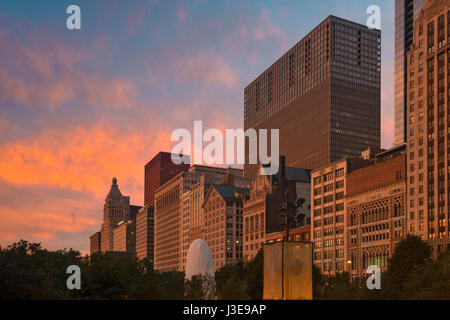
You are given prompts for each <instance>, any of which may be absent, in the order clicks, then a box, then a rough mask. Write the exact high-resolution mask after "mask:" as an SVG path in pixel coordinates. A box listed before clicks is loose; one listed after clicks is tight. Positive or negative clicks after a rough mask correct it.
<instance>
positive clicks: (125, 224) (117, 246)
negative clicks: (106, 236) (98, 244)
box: [113, 220, 136, 253]
mask: <svg viewBox="0 0 450 320" xmlns="http://www.w3.org/2000/svg"><path fill="white" fill-rule="evenodd" d="M113 233H114V245H113V251H122V252H130V253H135V252H136V223H135V221H133V220H128V221H121V222H119V224H118V225H117V227H116V228H115V229H114V231H113Z"/></svg>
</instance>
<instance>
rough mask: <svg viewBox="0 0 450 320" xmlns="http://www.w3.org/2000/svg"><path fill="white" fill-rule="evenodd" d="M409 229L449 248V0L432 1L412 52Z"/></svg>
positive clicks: (440, 248) (422, 14) (424, 11)
mask: <svg viewBox="0 0 450 320" xmlns="http://www.w3.org/2000/svg"><path fill="white" fill-rule="evenodd" d="M407 73H408V80H407V81H408V83H407V105H408V108H407V145H408V146H407V148H408V152H407V165H408V167H407V169H408V191H407V193H408V227H407V230H408V232H409V233H411V234H416V235H418V236H420V237H421V238H422V239H423V240H426V241H427V242H428V243H429V244H430V245H431V247H432V248H433V250H434V253H435V254H438V253H439V252H442V251H444V250H445V249H446V248H448V247H450V237H449V232H450V229H449V228H450V215H449V208H450V198H449V194H450V193H449V189H448V184H449V180H450V170H449V168H450V148H449V144H450V134H449V132H450V117H449V114H450V112H449V110H450V109H449V108H450V107H449V102H450V88H449V85H448V84H449V83H450V2H449V1H443V0H430V1H427V3H426V4H425V6H424V7H423V9H422V10H421V12H420V14H419V16H418V18H417V19H416V22H415V26H414V42H413V44H412V45H411V47H410V50H409V52H408V53H407Z"/></svg>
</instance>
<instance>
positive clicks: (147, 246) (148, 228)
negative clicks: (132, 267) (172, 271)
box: [136, 207, 154, 261]
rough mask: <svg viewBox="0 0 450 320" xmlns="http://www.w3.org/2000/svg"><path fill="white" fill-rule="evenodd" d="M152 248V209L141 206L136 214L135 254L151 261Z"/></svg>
mask: <svg viewBox="0 0 450 320" xmlns="http://www.w3.org/2000/svg"><path fill="white" fill-rule="evenodd" d="M153 250H154V210H153V207H143V208H141V209H140V210H139V212H138V214H137V216H136V255H137V257H138V258H139V259H144V258H147V259H149V260H150V261H153Z"/></svg>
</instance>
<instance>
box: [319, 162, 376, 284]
mask: <svg viewBox="0 0 450 320" xmlns="http://www.w3.org/2000/svg"><path fill="white" fill-rule="evenodd" d="M369 164H370V161H369V160H366V159H362V158H349V159H342V160H340V161H336V162H334V163H332V164H330V165H327V166H324V167H321V168H318V169H315V170H313V171H312V173H311V235H312V241H313V242H314V252H313V259H314V264H315V265H316V266H317V267H318V268H319V269H320V270H321V271H322V273H324V274H326V275H332V274H335V273H338V272H343V271H345V265H346V263H347V258H346V257H347V254H346V248H347V247H348V244H347V241H348V238H347V234H346V232H345V231H346V228H345V226H346V225H347V223H348V221H347V215H346V214H345V212H346V211H345V196H346V188H347V177H348V175H349V174H350V173H351V172H353V171H354V170H356V169H359V168H361V167H364V166H366V165H369Z"/></svg>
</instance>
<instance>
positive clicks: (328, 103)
mask: <svg viewBox="0 0 450 320" xmlns="http://www.w3.org/2000/svg"><path fill="white" fill-rule="evenodd" d="M380 73H381V32H380V30H376V29H372V30H371V29H369V28H367V26H364V25H361V24H357V23H354V22H350V21H347V20H344V19H341V18H337V17H334V16H329V17H328V18H326V19H325V20H324V21H323V22H322V23H320V24H319V25H318V26H317V27H316V28H315V29H314V30H313V31H311V32H310V33H309V34H308V35H307V36H305V37H304V38H303V39H302V40H301V41H300V42H298V43H297V44H296V45H295V46H294V47H293V48H292V49H290V50H289V51H288V52H287V53H286V54H285V55H283V56H282V57H281V58H280V59H279V60H278V61H276V62H275V63H274V64H273V65H272V66H271V67H269V68H268V69H267V70H266V71H264V72H263V73H262V74H261V75H260V76H259V77H258V78H257V79H255V80H254V81H253V82H252V83H251V84H249V85H248V86H247V87H246V88H245V92H244V127H245V129H246V130H247V129H249V128H254V129H257V130H258V129H279V130H280V145H279V146H280V154H283V155H285V156H286V165H288V166H291V167H296V168H310V169H313V168H316V167H321V166H324V165H327V164H329V163H332V162H334V161H337V160H339V159H341V158H344V157H346V156H348V157H352V156H359V155H360V153H361V151H362V150H365V149H366V148H367V147H368V146H373V147H379V146H380ZM269 146H270V144H269ZM248 151H249V149H248V148H247V147H246V165H245V166H244V171H245V172H244V173H245V177H247V178H255V176H256V170H257V168H258V165H253V164H248V160H249V156H248Z"/></svg>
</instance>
